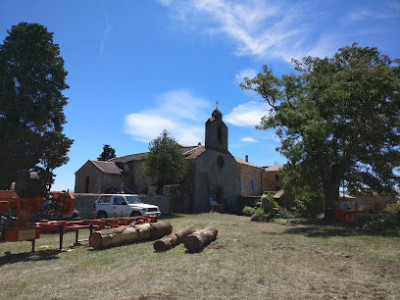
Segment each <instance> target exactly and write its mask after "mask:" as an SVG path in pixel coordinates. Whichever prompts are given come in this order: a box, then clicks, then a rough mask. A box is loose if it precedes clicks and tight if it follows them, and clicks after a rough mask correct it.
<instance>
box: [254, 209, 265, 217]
mask: <svg viewBox="0 0 400 300" xmlns="http://www.w3.org/2000/svg"><path fill="white" fill-rule="evenodd" d="M264 214H265V213H264V209H262V208H260V207H259V208H257V209H256V210H255V212H254V215H255V216H256V217H259V218H260V217H262V216H263V215H264Z"/></svg>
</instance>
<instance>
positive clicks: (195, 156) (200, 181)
mask: <svg viewBox="0 0 400 300" xmlns="http://www.w3.org/2000/svg"><path fill="white" fill-rule="evenodd" d="M180 147H181V150H182V153H183V154H184V156H185V158H186V160H187V161H188V171H187V173H186V176H185V178H183V180H182V182H181V186H180V194H181V195H182V197H181V200H182V203H181V205H180V209H179V210H180V211H183V212H206V211H209V210H210V203H211V202H212V201H214V203H215V202H217V203H218V204H222V206H223V207H229V206H234V205H235V204H236V202H237V201H238V199H239V197H240V196H258V195H261V194H262V192H263V189H262V184H263V182H262V176H263V168H261V167H259V166H256V165H254V164H251V163H249V162H248V158H247V157H246V160H242V159H238V158H235V157H233V156H232V154H231V153H230V152H229V150H228V128H227V126H226V125H225V123H224V122H223V120H222V113H221V112H220V111H219V110H218V109H216V110H214V111H213V113H212V116H211V118H209V119H208V120H207V122H206V124H205V145H201V144H199V145H196V146H182V145H180ZM146 155H147V153H139V154H132V155H127V156H122V157H117V158H113V159H110V160H108V161H95V160H88V161H87V162H86V163H85V164H84V165H83V166H82V167H81V168H80V169H79V170H78V171H76V173H75V192H76V193H107V192H117V193H118V192H124V193H130V194H143V193H147V192H148V189H149V186H150V185H151V184H154V183H153V182H151V180H150V178H148V177H147V176H146V175H145V172H144V169H143V166H142V163H143V158H145V157H146ZM247 185H248V186H247Z"/></svg>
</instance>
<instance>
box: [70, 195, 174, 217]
mask: <svg viewBox="0 0 400 300" xmlns="http://www.w3.org/2000/svg"><path fill="white" fill-rule="evenodd" d="M98 197H99V194H84V193H76V194H75V208H76V209H77V210H78V211H79V216H80V217H81V218H82V219H92V218H93V212H94V203H95V201H96V200H97V198H98ZM138 198H139V199H140V200H141V201H142V202H143V203H147V204H153V205H157V206H158V207H159V208H160V211H161V216H168V215H170V214H171V213H172V208H171V199H170V198H168V197H167V196H163V195H138Z"/></svg>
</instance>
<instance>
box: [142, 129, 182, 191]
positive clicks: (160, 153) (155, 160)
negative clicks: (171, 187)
mask: <svg viewBox="0 0 400 300" xmlns="http://www.w3.org/2000/svg"><path fill="white" fill-rule="evenodd" d="M149 150H150V152H149V153H148V155H147V157H146V159H145V161H144V169H145V172H146V174H147V175H148V176H149V177H150V178H151V179H153V180H154V181H155V183H156V186H157V193H158V194H161V193H162V189H163V186H164V185H165V184H167V183H172V182H175V181H177V180H179V179H181V178H182V176H183V175H184V173H185V171H186V159H185V156H184V155H183V152H182V150H181V149H180V148H179V146H178V144H177V143H176V141H175V139H174V138H172V137H170V136H169V135H168V131H167V130H164V131H163V132H162V133H161V135H160V136H158V137H157V138H155V139H154V140H153V141H151V142H150V144H149Z"/></svg>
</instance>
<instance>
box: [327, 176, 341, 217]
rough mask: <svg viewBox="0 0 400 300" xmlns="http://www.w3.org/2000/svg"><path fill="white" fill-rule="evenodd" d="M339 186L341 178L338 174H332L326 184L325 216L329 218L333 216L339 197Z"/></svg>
mask: <svg viewBox="0 0 400 300" xmlns="http://www.w3.org/2000/svg"><path fill="white" fill-rule="evenodd" d="M339 187H340V178H339V177H338V176H331V177H330V178H329V180H328V181H327V183H326V184H325V185H324V192H325V217H326V218H327V219H332V218H333V208H334V207H335V202H336V201H338V199H339Z"/></svg>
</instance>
